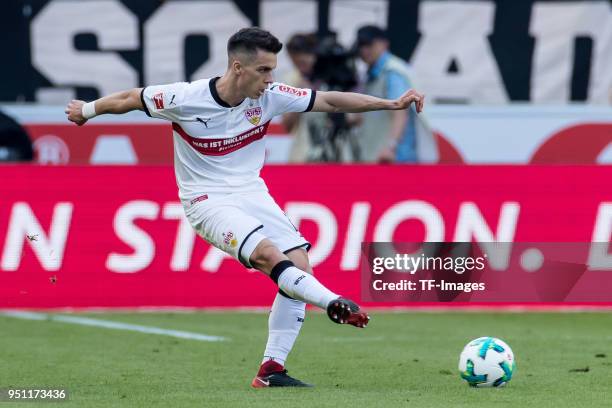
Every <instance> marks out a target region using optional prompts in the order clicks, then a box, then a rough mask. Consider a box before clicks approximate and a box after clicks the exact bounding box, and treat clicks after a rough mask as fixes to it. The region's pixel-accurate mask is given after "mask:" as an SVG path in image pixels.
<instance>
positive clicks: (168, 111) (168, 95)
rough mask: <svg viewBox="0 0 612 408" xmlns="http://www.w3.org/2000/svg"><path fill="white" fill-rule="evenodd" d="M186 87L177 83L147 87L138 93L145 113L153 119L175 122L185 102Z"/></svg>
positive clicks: (185, 84) (182, 83)
mask: <svg viewBox="0 0 612 408" xmlns="http://www.w3.org/2000/svg"><path fill="white" fill-rule="evenodd" d="M187 85H188V83H187V82H177V83H174V84H168V85H153V86H147V87H146V88H144V89H143V90H142V91H141V92H140V99H141V101H142V106H143V107H144V111H145V113H146V114H147V115H149V116H150V117H153V118H159V119H166V120H170V121H174V120H177V118H178V116H179V114H180V109H181V106H182V105H183V103H184V102H185V90H186V87H187Z"/></svg>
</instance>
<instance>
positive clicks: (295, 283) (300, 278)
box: [293, 275, 306, 285]
mask: <svg viewBox="0 0 612 408" xmlns="http://www.w3.org/2000/svg"><path fill="white" fill-rule="evenodd" d="M305 277H306V275H302V276H300V277H299V278H297V279H296V280H295V282H293V284H294V285H297V284H298V283H300V281H301V280H302V279H304V278H305Z"/></svg>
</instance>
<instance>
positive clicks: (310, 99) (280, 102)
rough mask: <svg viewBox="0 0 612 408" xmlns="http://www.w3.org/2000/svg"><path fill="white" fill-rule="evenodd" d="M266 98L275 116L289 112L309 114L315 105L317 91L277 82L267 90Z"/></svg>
mask: <svg viewBox="0 0 612 408" xmlns="http://www.w3.org/2000/svg"><path fill="white" fill-rule="evenodd" d="M265 98H266V104H267V105H268V106H269V109H271V110H272V112H274V115H281V114H283V113H287V112H308V111H310V110H311V109H312V106H313V105H314V101H315V98H316V91H315V90H313V89H307V88H295V87H293V86H289V85H287V84H283V83H280V82H276V83H273V84H272V85H270V87H269V88H268V89H267V90H266V95H265Z"/></svg>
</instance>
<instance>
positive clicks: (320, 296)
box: [278, 266, 339, 309]
mask: <svg viewBox="0 0 612 408" xmlns="http://www.w3.org/2000/svg"><path fill="white" fill-rule="evenodd" d="M278 287H279V288H281V289H282V290H283V291H284V292H285V293H286V294H288V295H289V296H291V297H292V298H294V299H299V300H301V301H304V302H306V303H308V304H311V305H315V306H319V307H320V308H321V309H326V308H327V305H328V304H329V302H331V301H332V300H334V299H337V298H338V297H339V296H338V295H336V294H335V293H334V292H332V291H330V290H329V289H327V288H326V287H325V286H323V285H321V283H320V282H319V281H318V280H317V278H315V277H314V276H312V275H311V274H309V273H308V272H304V271H302V270H301V269H298V268H296V267H295V266H290V267H288V268H287V269H285V270H284V271H283V272H282V273H281V274H280V276H279V277H278Z"/></svg>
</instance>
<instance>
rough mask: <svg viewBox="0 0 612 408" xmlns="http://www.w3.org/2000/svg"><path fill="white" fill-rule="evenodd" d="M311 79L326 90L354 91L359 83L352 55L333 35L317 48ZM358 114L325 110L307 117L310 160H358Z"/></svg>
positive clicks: (323, 40)
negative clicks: (356, 139) (356, 138)
mask: <svg viewBox="0 0 612 408" xmlns="http://www.w3.org/2000/svg"><path fill="white" fill-rule="evenodd" d="M310 81H311V83H312V85H313V87H314V88H315V89H320V90H323V91H351V90H354V88H355V87H356V86H357V83H358V81H357V74H356V71H355V66H354V60H353V54H352V53H351V52H350V51H347V50H346V49H345V48H344V47H342V45H340V44H339V43H338V42H337V41H336V37H335V35H333V34H331V35H329V36H327V37H325V38H323V39H322V40H321V41H320V42H319V45H318V47H317V50H316V62H315V63H314V66H313V69H312V73H311V75H310ZM358 118H359V116H358V115H350V114H345V113H327V114H326V113H323V114H316V115H311V116H308V117H307V118H305V119H306V120H305V122H306V124H307V126H308V131H309V136H310V140H311V147H310V150H309V154H308V160H309V161H316V162H352V161H356V160H358V159H359V155H360V152H359V148H358V145H357V143H356V141H355V137H356V134H355V132H354V126H355V125H356V124H357V122H358V120H359V119H358Z"/></svg>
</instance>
